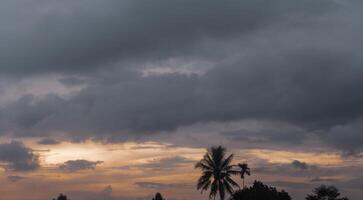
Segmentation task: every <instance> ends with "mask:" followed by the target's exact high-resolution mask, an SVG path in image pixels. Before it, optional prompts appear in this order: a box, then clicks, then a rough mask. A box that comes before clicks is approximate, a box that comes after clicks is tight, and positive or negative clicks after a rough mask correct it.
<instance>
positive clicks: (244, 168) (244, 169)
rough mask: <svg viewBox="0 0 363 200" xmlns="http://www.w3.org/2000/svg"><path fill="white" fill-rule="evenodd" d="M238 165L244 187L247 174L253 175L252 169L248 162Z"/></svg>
mask: <svg viewBox="0 0 363 200" xmlns="http://www.w3.org/2000/svg"><path fill="white" fill-rule="evenodd" d="M238 167H239V168H240V173H241V179H242V180H243V183H242V188H244V187H245V175H248V176H250V175H251V169H250V168H249V167H248V164H247V163H242V164H241V163H239V164H238Z"/></svg>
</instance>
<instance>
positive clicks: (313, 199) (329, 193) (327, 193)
mask: <svg viewBox="0 0 363 200" xmlns="http://www.w3.org/2000/svg"><path fill="white" fill-rule="evenodd" d="M339 196H340V193H339V191H338V189H337V188H336V187H334V186H326V185H321V186H319V187H317V188H315V189H314V191H313V194H309V195H308V196H307V197H306V198H305V199H306V200H348V198H347V197H341V198H339Z"/></svg>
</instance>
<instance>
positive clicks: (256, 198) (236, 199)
mask: <svg viewBox="0 0 363 200" xmlns="http://www.w3.org/2000/svg"><path fill="white" fill-rule="evenodd" d="M231 200H291V197H290V195H289V194H288V193H287V192H285V191H284V190H282V191H277V190H276V188H274V187H270V186H267V185H265V184H263V183H262V182H259V181H255V182H254V183H253V186H251V187H245V188H243V189H242V190H238V191H236V192H235V193H233V194H232V197H231Z"/></svg>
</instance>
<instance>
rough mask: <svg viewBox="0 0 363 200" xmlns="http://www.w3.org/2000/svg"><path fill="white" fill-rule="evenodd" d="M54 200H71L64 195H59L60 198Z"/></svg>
mask: <svg viewBox="0 0 363 200" xmlns="http://www.w3.org/2000/svg"><path fill="white" fill-rule="evenodd" d="M53 200H70V199H68V197H67V196H66V195H64V194H62V193H60V194H59V196H58V198H57V199H54V198H53Z"/></svg>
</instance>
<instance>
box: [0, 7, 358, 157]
mask: <svg viewBox="0 0 363 200" xmlns="http://www.w3.org/2000/svg"><path fill="white" fill-rule="evenodd" d="M7 3H8V4H9V6H10V7H11V6H14V7H17V6H18V5H17V4H19V3H11V2H7ZM33 3H34V4H25V5H23V6H25V7H24V8H27V9H24V11H25V12H24V13H22V15H20V16H17V17H18V18H23V17H24V16H27V15H26V13H28V14H29V15H30V16H27V19H28V20H27V21H26V22H27V23H29V24H30V25H28V26H25V25H26V24H22V23H21V22H18V21H19V20H17V23H21V24H18V26H10V25H9V24H8V23H6V24H8V26H6V27H14V29H17V28H19V27H20V28H24V31H18V34H23V33H24V34H26V35H20V36H19V37H17V40H16V41H18V43H17V44H24V45H28V46H31V47H32V51H31V52H29V50H28V48H22V51H18V49H17V48H14V44H15V43H14V42H13V41H15V40H11V39H12V38H11V37H12V36H13V35H12V34H7V36H8V37H10V38H9V39H8V40H6V42H7V43H6V44H7V46H8V47H9V48H7V49H8V50H9V51H7V52H6V53H4V54H2V55H3V56H4V59H3V60H4V63H5V64H6V65H4V66H5V67H2V68H1V70H3V72H4V73H8V74H16V73H20V71H21V73H42V72H48V73H65V74H67V73H69V72H72V73H71V74H68V75H69V77H65V78H64V79H62V80H61V82H62V83H63V84H64V85H68V86H69V85H74V84H76V85H78V84H82V85H85V88H83V89H82V90H81V91H80V92H79V93H77V94H74V95H72V96H71V97H69V98H62V97H59V96H57V95H54V94H53V95H48V96H45V97H41V98H40V97H37V96H35V95H26V96H23V97H22V98H20V99H18V100H17V101H14V102H11V103H9V104H7V105H4V106H3V107H1V108H0V130H2V133H3V134H10V135H13V136H47V137H49V136H52V134H59V132H62V133H64V134H65V135H66V136H68V137H69V138H71V139H73V140H75V141H80V140H82V139H85V138H92V139H96V140H102V139H105V140H107V141H122V140H128V139H135V138H136V139H137V138H139V137H150V134H145V133H150V132H165V131H167V132H172V131H174V130H176V129H177V128H179V127H182V126H188V125H193V124H195V123H207V122H215V121H218V122H230V121H234V120H243V119H256V120H267V121H282V122H285V123H287V124H293V125H294V126H299V127H300V128H301V129H299V130H292V131H293V133H289V130H285V131H284V132H280V133H282V136H280V138H279V139H276V138H277V137H278V136H279V134H278V131H275V132H273V133H271V134H269V133H268V130H266V131H262V132H256V133H250V134H249V139H251V138H252V139H254V138H257V139H258V140H261V139H263V140H266V143H268V142H272V143H274V144H275V143H278V144H279V143H280V141H282V140H285V141H286V142H290V143H294V144H301V141H302V140H303V139H304V138H305V137H306V135H307V134H311V133H312V132H313V133H314V134H317V137H318V138H323V139H324V140H322V141H323V143H327V144H329V145H331V146H334V147H337V148H339V149H342V150H344V151H346V150H348V151H352V152H357V151H358V152H359V151H360V150H361V148H362V146H361V144H359V143H357V142H356V141H359V139H360V135H361V134H359V133H358V132H357V131H353V130H352V129H353V128H345V129H339V130H338V128H337V127H338V126H342V125H343V126H344V125H345V126H349V124H351V123H352V122H353V121H354V120H357V119H360V118H361V117H362V114H363V107H362V106H361V102H362V100H363V95H361V92H359V91H360V88H361V86H362V85H363V80H362V78H361V77H362V76H363V69H362V68H361V67H360V66H361V63H362V59H361V58H362V56H361V55H360V52H362V49H361V46H360V45H358V44H360V42H359V41H361V40H362V37H361V35H362V32H363V27H362V25H361V23H359V20H356V19H360V18H361V15H362V12H361V10H360V9H361V8H362V3H361V2H356V1H347V3H345V4H342V3H339V2H337V1H325V0H319V1H315V0H314V1H313V0H311V1H310V0H309V1H306V2H304V4H301V3H300V2H297V1H287V0H279V1H275V2H270V1H264V0H260V1H243V2H240V1H238V2H237V1H236V2H232V3H225V2H223V3H222V2H217V1H212V2H208V6H206V3H205V2H204V1H197V2H195V1H187V2H185V1H183V2H179V1H177V2H173V3H170V2H167V1H156V2H153V3H152V4H150V2H146V1H145V2H144V1H142V2H137V3H136V2H134V1H123V2H122V3H120V2H114V1H103V2H102V3H95V2H92V3H90V4H88V6H87V7H86V8H85V7H82V9H81V7H80V6H81V4H80V1H74V2H72V3H69V4H62V5H60V4H59V3H58V2H55V1H50V2H47V3H44V2H43V3H41V5H40V6H39V4H40V3H39V1H35V0H34V2H33ZM37 3H38V4H37ZM96 4H97V6H95V5H96ZM121 4H122V6H118V5H121ZM70 5H71V6H70ZM99 6H102V7H103V8H105V9H104V11H105V12H103V11H99V9H97V8H98V7H99ZM209 6H210V7H209ZM166 7H167V8H168V9H166ZM77 8H79V9H80V10H77V12H75V10H74V9H77ZM156 8H157V9H156ZM120 9H121V10H122V9H126V10H128V12H120ZM8 10H11V9H8ZM185 10H188V15H185V14H184V13H185V12H184V11H185ZM214 10H219V11H220V12H215V11H214ZM30 11H36V12H31V13H29V12H30ZM116 11H117V12H116ZM141 11H142V12H141ZM247 11H248V12H247ZM4 13H5V14H4ZM4 13H2V14H3V15H5V16H6V15H7V14H11V12H4ZM125 13H126V14H125ZM140 13H142V14H140ZM221 13H223V14H221ZM225 13H228V15H227V14H225ZM247 13H248V14H247ZM124 15H126V17H125V16H124ZM5 19H8V18H5ZM131 19H132V20H131ZM85 20H87V22H89V23H84V22H85ZM160 20H161V21H162V22H163V23H160ZM20 21H21V20H20ZM104 22H107V23H104ZM29 27H31V28H30V29H31V31H26V30H28V29H27V28H29ZM34 27H37V28H36V29H35V28H34ZM95 27H97V28H95ZM125 27H127V28H125ZM33 29H34V30H33ZM60 29H61V30H65V31H58V30H60ZM95 29H97V31H95ZM4 30H5V32H6V31H11V30H12V29H11V28H8V29H4ZM56 30H57V31H56ZM69 31H72V33H69ZM83 31H84V32H86V33H87V34H83V33H84V32H83ZM3 34H4V33H3ZM15 36H16V35H14V37H15ZM71 36H72V37H71ZM106 36H107V37H106ZM33 37H34V38H33ZM55 38H57V40H55ZM352 38H354V40H353V39H352ZM31 39H32V41H35V43H36V44H37V45H38V46H34V45H33V44H30V43H29V42H24V41H28V40H29V41H30V40H31ZM19 41H20V42H19ZM22 41H23V42H22ZM13 43H14V44H13ZM55 44H57V48H55V46H56V45H55ZM33 48H34V50H33ZM70 49H71V50H70ZM10 54H11V56H10ZM13 54H14V55H13ZM17 54H20V55H17ZM15 58H16V61H17V62H15ZM151 58H154V59H151ZM173 59H174V60H178V61H179V62H180V63H179V62H177V64H176V66H168V67H170V68H178V66H179V65H188V64H190V63H192V65H195V63H197V65H199V64H200V65H202V64H201V63H204V62H201V61H207V62H208V63H212V64H211V66H212V67H210V68H209V67H207V68H208V70H207V71H206V72H204V73H202V75H196V74H193V73H191V74H189V75H186V74H181V73H180V72H176V73H160V74H157V75H150V76H144V74H143V73H142V70H143V69H145V68H150V66H151V67H155V66H158V64H160V63H164V64H165V63H167V64H168V61H169V60H173ZM24 63H27V65H29V67H27V68H26V69H25V68H24V67H22V66H23V65H24ZM10 66H18V67H15V68H14V67H10ZM193 67H195V68H197V69H200V68H203V69H204V67H205V66H193ZM91 69H94V70H91ZM171 71H173V70H171ZM196 71H198V70H196ZM68 75H66V76H68ZM78 77H86V78H78ZM354 127H355V128H354V129H355V130H358V129H359V127H358V126H354ZM345 131H350V135H349V137H347V138H346V139H344V140H339V137H341V135H343V133H341V132H345ZM136 133H138V134H136ZM322 133H325V134H322ZM254 134H255V135H256V136H257V135H258V137H254V138H253V137H252V136H253V135H254ZM145 135H147V136H145ZM326 137H328V138H329V139H327V140H325V138H326ZM279 140H280V141H279ZM336 143H339V145H335V144H336Z"/></svg>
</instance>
